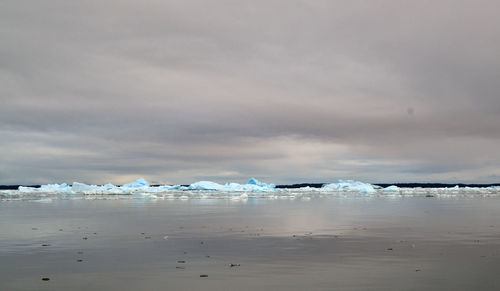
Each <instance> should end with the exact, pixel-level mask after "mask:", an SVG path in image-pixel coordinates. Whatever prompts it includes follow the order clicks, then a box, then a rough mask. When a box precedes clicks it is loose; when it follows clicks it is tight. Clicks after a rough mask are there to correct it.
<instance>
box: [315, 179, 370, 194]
mask: <svg viewBox="0 0 500 291" xmlns="http://www.w3.org/2000/svg"><path fill="white" fill-rule="evenodd" d="M321 189H322V190H323V191H342V192H360V193H363V194H368V193H375V192H376V190H375V188H374V187H373V185H372V184H369V183H363V182H359V181H353V180H339V182H338V183H331V184H327V185H324V186H323V187H322V188H321Z"/></svg>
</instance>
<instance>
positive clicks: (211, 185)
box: [187, 181, 224, 190]
mask: <svg viewBox="0 0 500 291" xmlns="http://www.w3.org/2000/svg"><path fill="white" fill-rule="evenodd" d="M223 187H224V186H222V185H221V184H217V183H215V182H210V181H199V182H196V183H193V184H191V185H189V187H187V188H188V190H223V189H222V188H223Z"/></svg>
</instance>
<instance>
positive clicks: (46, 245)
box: [42, 244, 50, 247]
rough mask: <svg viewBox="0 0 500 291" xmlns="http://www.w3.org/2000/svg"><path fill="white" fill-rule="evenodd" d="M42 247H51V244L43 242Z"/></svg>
mask: <svg viewBox="0 0 500 291" xmlns="http://www.w3.org/2000/svg"><path fill="white" fill-rule="evenodd" d="M42 247H50V244H42Z"/></svg>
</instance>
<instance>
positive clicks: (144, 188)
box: [0, 178, 500, 201]
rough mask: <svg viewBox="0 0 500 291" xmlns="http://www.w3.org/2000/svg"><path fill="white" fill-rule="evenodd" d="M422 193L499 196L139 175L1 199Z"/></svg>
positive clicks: (497, 191)
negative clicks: (162, 180)
mask: <svg viewBox="0 0 500 291" xmlns="http://www.w3.org/2000/svg"><path fill="white" fill-rule="evenodd" d="M356 195H361V196H382V197H400V196H405V197H406V196H421V197H455V196H467V195H483V196H490V195H493V196H494V195H500V187H486V188H473V187H458V186H455V187H451V188H400V187H397V186H394V185H393V186H389V187H386V188H382V187H380V186H376V185H372V184H370V183H364V182H360V181H354V180H338V182H337V183H329V184H325V185H323V187H321V188H311V187H302V188H295V189H286V188H279V189H278V188H276V186H275V185H274V184H266V183H262V182H260V181H258V180H257V179H255V178H251V179H250V180H248V182H247V183H246V184H238V183H226V184H224V185H223V184H219V183H216V182H212V181H199V182H195V183H192V184H191V185H189V186H181V185H161V186H151V185H150V184H149V183H148V182H147V181H146V180H145V179H143V178H140V179H137V180H136V181H134V182H131V183H128V184H125V185H123V186H116V185H113V184H105V185H87V184H84V183H80V182H73V184H72V185H67V184H47V185H42V186H41V187H40V188H35V187H23V186H20V187H19V188H18V189H17V190H2V191H0V201H5V200H32V201H35V200H36V201H52V200H51V199H54V198H60V199H73V198H75V199H76V198H84V199H127V198H132V199H181V200H185V199H192V198H196V199H204V198H229V199H232V200H246V199H249V198H267V199H275V198H289V199H296V198H301V199H306V200H307V199H310V198H311V197H335V196H338V197H348V196H349V197H351V196H356Z"/></svg>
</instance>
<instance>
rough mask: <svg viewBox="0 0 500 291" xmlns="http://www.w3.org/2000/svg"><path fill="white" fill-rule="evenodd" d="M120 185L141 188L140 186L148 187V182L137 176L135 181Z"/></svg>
mask: <svg viewBox="0 0 500 291" xmlns="http://www.w3.org/2000/svg"><path fill="white" fill-rule="evenodd" d="M122 187H124V188H142V187H149V183H148V182H147V181H146V180H144V178H139V179H137V180H136V181H135V182H132V183H128V184H125V185H123V186H122Z"/></svg>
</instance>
